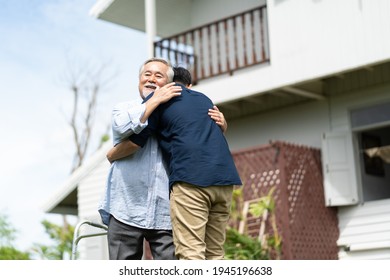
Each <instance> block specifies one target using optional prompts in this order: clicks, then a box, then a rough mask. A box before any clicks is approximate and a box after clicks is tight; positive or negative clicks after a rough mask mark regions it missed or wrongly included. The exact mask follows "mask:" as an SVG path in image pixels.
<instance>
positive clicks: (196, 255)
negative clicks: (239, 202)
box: [170, 182, 233, 260]
mask: <svg viewBox="0 0 390 280" xmlns="http://www.w3.org/2000/svg"><path fill="white" fill-rule="evenodd" d="M232 193H233V186H209V187H198V186H194V185H191V184H187V183H182V182H181V183H176V184H174V185H173V188H172V192H171V198H170V205H171V219H172V231H173V241H174V244H175V254H176V257H177V258H178V259H181V260H183V259H184V260H204V259H208V260H221V259H223V258H224V255H225V253H224V249H223V244H224V243H225V237H226V226H227V222H228V219H229V213H230V206H231V201H232Z"/></svg>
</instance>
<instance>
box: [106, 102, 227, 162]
mask: <svg viewBox="0 0 390 280" xmlns="http://www.w3.org/2000/svg"><path fill="white" fill-rule="evenodd" d="M209 116H210V117H211V118H212V119H213V120H214V121H215V122H216V124H218V125H219V126H220V127H221V129H222V132H223V133H225V132H226V130H227V122H226V120H225V117H224V115H223V113H222V112H220V111H219V109H218V107H217V106H214V107H213V109H210V110H209ZM139 148H140V146H138V145H137V144H135V143H133V142H132V141H130V140H124V141H123V142H121V143H119V144H118V145H116V146H115V147H113V148H111V150H110V151H109V152H108V153H107V159H108V160H109V161H110V162H111V163H112V162H113V161H115V160H118V159H121V158H124V157H127V156H129V155H131V154H133V153H135V152H136V151H137V150H138V149H139Z"/></svg>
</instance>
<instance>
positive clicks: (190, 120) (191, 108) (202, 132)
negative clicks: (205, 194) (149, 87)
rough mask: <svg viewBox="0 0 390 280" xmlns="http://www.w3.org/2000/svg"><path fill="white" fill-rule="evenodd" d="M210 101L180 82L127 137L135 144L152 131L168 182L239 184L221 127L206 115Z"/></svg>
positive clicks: (213, 184)
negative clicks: (138, 129) (177, 92)
mask: <svg viewBox="0 0 390 280" xmlns="http://www.w3.org/2000/svg"><path fill="white" fill-rule="evenodd" d="M211 108H213V103H212V101H211V100H210V99H209V98H208V97H207V96H206V95H204V94H203V93H200V92H196V91H193V90H190V89H187V88H186V87H184V86H182V92H181V95H180V96H177V97H174V98H172V99H171V100H170V101H168V102H166V103H163V104H161V105H160V106H158V107H157V108H156V110H155V111H154V112H153V113H152V115H151V116H150V117H149V119H148V126H147V128H145V129H144V130H143V131H141V132H140V133H139V134H133V135H132V136H130V140H131V141H132V142H134V143H135V144H137V145H139V146H141V147H142V146H143V145H144V144H145V143H146V140H147V138H148V137H149V135H151V134H152V133H155V135H156V136H157V139H158V141H159V144H160V147H161V150H162V152H163V155H164V158H165V160H166V162H167V164H168V166H169V170H168V171H169V183H170V186H172V185H173V184H174V183H175V182H186V183H189V184H193V185H197V186H201V187H207V186H215V185H217V186H218V185H219V186H223V185H241V184H242V183H241V180H240V177H239V175H238V172H237V169H236V166H235V164H234V161H233V157H232V155H231V153H230V150H229V146H228V143H227V141H226V139H225V136H224V135H223V132H222V130H221V128H220V127H219V126H218V125H217V124H216V123H215V121H214V120H212V119H211V118H210V116H209V115H208V110H209V109H211Z"/></svg>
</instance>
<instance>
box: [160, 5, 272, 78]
mask: <svg viewBox="0 0 390 280" xmlns="http://www.w3.org/2000/svg"><path fill="white" fill-rule="evenodd" d="M267 22H268V20H267V8H266V6H261V7H258V8H255V9H252V10H249V11H245V12H242V13H240V14H237V15H234V16H231V17H227V18H224V19H221V20H218V21H215V22H212V23H209V24H206V25H203V26H200V27H198V28H194V29H191V30H188V31H186V32H183V33H180V34H176V35H174V36H171V37H168V38H163V39H162V40H160V41H158V42H155V43H154V52H155V56H158V57H163V58H165V59H168V60H170V62H171V63H172V64H173V65H174V66H175V65H177V66H182V67H186V68H187V69H189V70H190V71H191V73H192V79H193V84H196V82H197V81H199V80H202V79H207V78H210V77H214V76H217V75H221V74H226V73H229V74H230V75H232V74H233V72H234V71H235V70H238V69H242V68H245V67H248V66H252V65H255V64H260V63H264V62H268V61H269V44H268V33H267V30H268V24H267Z"/></svg>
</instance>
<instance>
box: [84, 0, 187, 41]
mask: <svg viewBox="0 0 390 280" xmlns="http://www.w3.org/2000/svg"><path fill="white" fill-rule="evenodd" d="M155 5H156V34H157V35H158V36H160V37H167V36H171V35H173V34H176V33H178V32H181V31H183V30H186V29H190V27H191V26H190V24H191V14H190V11H191V0H164V1H155ZM90 15H91V16H93V17H95V18H98V19H101V20H105V21H108V22H111V23H115V24H118V25H121V26H126V27H129V28H131V29H135V30H138V31H142V32H145V28H146V27H145V0H98V1H97V2H96V3H95V5H94V6H93V7H92V8H91V10H90ZM167 18H169V20H166V19H167Z"/></svg>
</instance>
